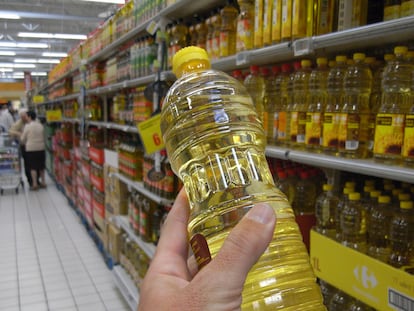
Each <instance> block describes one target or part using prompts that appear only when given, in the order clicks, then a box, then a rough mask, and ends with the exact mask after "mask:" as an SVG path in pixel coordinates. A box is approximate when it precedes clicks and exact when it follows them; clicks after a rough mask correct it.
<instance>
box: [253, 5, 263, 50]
mask: <svg viewBox="0 0 414 311" xmlns="http://www.w3.org/2000/svg"><path fill="white" fill-rule="evenodd" d="M263 13H264V0H255V1H254V40H253V46H254V48H255V49H258V48H261V47H263V17H264V15H263Z"/></svg>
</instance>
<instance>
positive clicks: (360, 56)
mask: <svg viewBox="0 0 414 311" xmlns="http://www.w3.org/2000/svg"><path fill="white" fill-rule="evenodd" d="M353 59H354V60H364V59H365V54H364V53H354V56H353Z"/></svg>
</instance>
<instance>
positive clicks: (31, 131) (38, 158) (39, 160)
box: [21, 110, 46, 190]
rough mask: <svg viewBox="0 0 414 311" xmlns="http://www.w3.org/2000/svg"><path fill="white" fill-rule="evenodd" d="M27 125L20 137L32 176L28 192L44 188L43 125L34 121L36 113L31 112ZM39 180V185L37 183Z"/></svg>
mask: <svg viewBox="0 0 414 311" xmlns="http://www.w3.org/2000/svg"><path fill="white" fill-rule="evenodd" d="M27 117H28V123H27V124H26V126H25V127H24V130H23V134H22V137H21V141H22V143H23V144H24V145H25V146H26V157H27V165H28V167H29V168H30V173H31V176H32V186H31V187H30V190H37V189H38V188H39V186H40V187H41V188H45V187H46V183H45V161H46V159H45V138H44V128H43V125H42V124H41V123H40V122H39V121H37V120H36V113H35V112H34V111H32V110H30V111H28V112H27ZM38 178H40V184H39V183H38V181H37V180H38Z"/></svg>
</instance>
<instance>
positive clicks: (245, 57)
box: [236, 51, 251, 66]
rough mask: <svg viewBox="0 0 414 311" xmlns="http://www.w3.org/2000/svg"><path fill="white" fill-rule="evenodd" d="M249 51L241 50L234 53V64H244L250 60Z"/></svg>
mask: <svg viewBox="0 0 414 311" xmlns="http://www.w3.org/2000/svg"><path fill="white" fill-rule="evenodd" d="M250 54H251V53H250V52H249V51H243V52H239V53H237V55H236V66H241V65H246V64H248V63H249V62H250Z"/></svg>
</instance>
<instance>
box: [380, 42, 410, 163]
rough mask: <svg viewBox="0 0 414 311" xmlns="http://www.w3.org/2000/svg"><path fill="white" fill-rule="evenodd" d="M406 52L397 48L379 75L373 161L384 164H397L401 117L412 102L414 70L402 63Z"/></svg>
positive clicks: (399, 47)
mask: <svg viewBox="0 0 414 311" xmlns="http://www.w3.org/2000/svg"><path fill="white" fill-rule="evenodd" d="M407 51H408V49H407V47H405V46H397V47H395V49H394V54H395V56H396V58H395V60H394V61H391V62H388V63H387V65H386V67H385V68H384V72H383V75H382V98H381V106H380V108H379V110H378V113H377V117H376V128H375V139H374V157H375V159H376V160H379V161H382V162H387V163H398V162H400V160H401V151H402V147H403V142H404V123H405V122H404V121H405V114H406V112H407V110H408V107H409V105H410V100H411V99H412V94H411V89H410V88H411V83H412V78H411V75H412V71H413V70H414V67H413V66H412V65H411V64H410V63H408V62H407V61H406V59H405V55H406V53H407Z"/></svg>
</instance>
